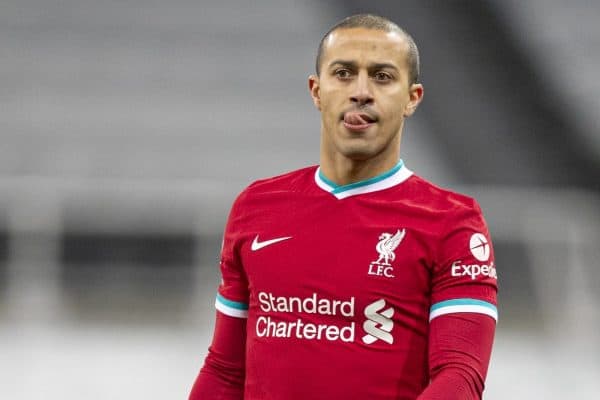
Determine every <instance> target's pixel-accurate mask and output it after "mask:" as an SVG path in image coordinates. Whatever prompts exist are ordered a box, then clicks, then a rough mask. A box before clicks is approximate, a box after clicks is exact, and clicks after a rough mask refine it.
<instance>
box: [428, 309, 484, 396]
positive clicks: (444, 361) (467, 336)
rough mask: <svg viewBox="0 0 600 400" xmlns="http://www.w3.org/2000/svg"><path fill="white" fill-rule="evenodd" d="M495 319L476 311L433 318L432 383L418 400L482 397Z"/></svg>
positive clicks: (431, 326)
mask: <svg viewBox="0 0 600 400" xmlns="http://www.w3.org/2000/svg"><path fill="white" fill-rule="evenodd" d="M495 328H496V321H495V320H494V319H493V318H491V317H490V316H487V315H483V314H477V313H460V314H447V315H443V316H440V317H437V318H434V319H433V320H432V321H431V325H430V336H429V370H430V376H431V383H430V384H429V386H428V387H427V388H426V389H425V391H424V392H423V393H422V394H421V395H420V396H419V397H418V398H417V400H480V399H481V395H482V392H483V388H484V382H485V377H486V375H487V370H488V364H489V361H490V355H491V351H492V343H493V340H494V331H495Z"/></svg>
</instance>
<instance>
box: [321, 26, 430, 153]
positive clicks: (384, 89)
mask: <svg viewBox="0 0 600 400" xmlns="http://www.w3.org/2000/svg"><path fill="white" fill-rule="evenodd" d="M407 51H408V44H407V42H406V40H405V39H404V36H402V35H400V34H398V33H395V32H392V33H387V32H383V31H379V30H372V29H364V28H351V29H338V30H336V31H334V32H333V33H332V34H330V35H329V37H328V38H327V39H326V42H325V43H324V54H323V56H322V59H321V72H320V76H319V77H317V76H314V75H313V76H311V77H310V78H309V88H310V92H311V96H312V98H313V101H314V103H315V106H316V107H317V108H318V109H319V110H320V111H321V123H322V126H321V130H322V132H321V134H322V137H321V152H322V154H323V152H324V153H325V155H326V156H328V157H333V158H335V157H337V156H339V155H341V156H343V157H346V158H349V159H352V160H368V159H372V158H374V157H378V156H383V157H384V158H385V159H387V158H395V159H396V160H397V158H398V156H399V153H398V152H399V145H400V136H401V131H402V126H403V122H404V118H406V117H408V116H409V115H411V114H412V113H413V112H414V110H415V109H416V107H417V105H418V103H419V101H420V100H421V97H422V94H423V88H422V86H421V85H410V84H409V71H408V64H407Z"/></svg>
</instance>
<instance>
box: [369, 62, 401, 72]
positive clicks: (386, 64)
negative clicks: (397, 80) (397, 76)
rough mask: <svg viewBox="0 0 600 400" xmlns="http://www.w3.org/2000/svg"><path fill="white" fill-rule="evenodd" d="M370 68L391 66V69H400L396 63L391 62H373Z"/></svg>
mask: <svg viewBox="0 0 600 400" xmlns="http://www.w3.org/2000/svg"><path fill="white" fill-rule="evenodd" d="M369 68H370V69H385V68H389V69H393V70H396V71H397V70H398V68H397V67H396V66H395V65H394V64H390V63H375V64H371V65H369Z"/></svg>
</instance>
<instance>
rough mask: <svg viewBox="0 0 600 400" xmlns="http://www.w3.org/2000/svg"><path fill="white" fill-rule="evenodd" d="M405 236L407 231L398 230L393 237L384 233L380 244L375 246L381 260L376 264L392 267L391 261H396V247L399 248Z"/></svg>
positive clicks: (380, 237) (380, 238)
mask: <svg viewBox="0 0 600 400" xmlns="http://www.w3.org/2000/svg"><path fill="white" fill-rule="evenodd" d="M405 234H406V229H402V230H400V229H398V231H397V232H396V233H395V234H394V235H393V236H392V234H391V233H382V234H381V235H380V236H379V243H377V246H375V248H376V249H377V252H378V253H379V258H378V259H377V261H375V263H374V264H381V265H390V261H394V259H395V258H396V254H394V250H396V247H398V245H399V244H400V242H401V241H402V239H404V235H405Z"/></svg>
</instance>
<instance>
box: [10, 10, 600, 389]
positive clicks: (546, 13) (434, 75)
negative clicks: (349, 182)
mask: <svg viewBox="0 0 600 400" xmlns="http://www.w3.org/2000/svg"><path fill="white" fill-rule="evenodd" d="M355 3H356V2H352V1H330V2H316V1H304V2H298V1H291V0H284V1H274V0H262V1H258V2H243V1H232V0H225V1H218V2H216V1H185V0H178V1H174V2H159V1H142V0H131V1H125V2H118V1H108V2H107V1H105V2H94V1H90V0H80V1H74V0H66V1H59V0H49V1H41V0H21V1H5V2H3V3H2V4H1V5H0V57H1V59H2V62H1V63H0V84H1V87H2V90H1V91H0V140H1V143H2V144H1V146H0V227H1V228H2V230H1V231H0V254H3V261H1V262H0V355H1V356H0V396H2V397H3V398H10V399H14V400H21V399H33V398H49V399H65V400H68V399H79V398H82V397H85V398H87V399H91V400H94V399H131V398H144V399H175V398H186V396H187V394H188V392H189V389H190V387H191V385H192V383H193V380H194V378H195V376H196V374H197V372H198V369H199V368H200V366H201V364H202V360H203V357H204V354H205V353H206V349H207V347H208V344H209V341H210V337H211V334H212V323H213V317H214V307H213V301H214V295H215V290H216V285H217V283H218V280H219V276H218V270H217V262H216V261H217V259H218V251H219V245H220V240H221V234H222V229H223V224H224V223H225V219H226V216H227V212H228V209H229V206H230V204H231V202H232V201H233V199H234V197H235V195H236V194H237V193H238V192H239V191H240V190H241V189H243V187H244V186H245V185H247V184H248V183H250V182H251V181H252V180H254V179H258V178H262V177H266V176H271V175H275V174H278V173H282V172H285V171H289V170H291V169H295V168H298V167H302V166H305V165H309V164H316V163H318V138H319V132H318V131H319V114H318V112H317V111H316V110H315V109H314V108H313V106H312V103H311V101H310V98H309V95H308V92H307V77H308V75H309V74H311V73H312V72H313V68H314V57H315V53H316V47H317V44H318V41H319V40H320V38H321V36H322V35H323V33H324V32H325V31H326V30H327V29H328V28H329V27H330V26H331V25H332V24H333V23H335V22H336V21H337V20H338V19H339V18H341V17H343V16H345V15H348V14H349V13H351V12H355V11H357V7H358V6H357V5H356V4H355ZM390 3H391V2H390ZM382 4H383V3H382ZM394 4H396V5H395V6H390V7H387V6H385V5H380V6H379V8H377V7H374V8H373V11H379V12H383V11H386V10H387V9H389V10H390V11H389V12H390V13H394V14H393V15H389V16H390V17H391V18H392V19H395V18H396V17H397V20H398V22H400V23H401V24H403V25H404V24H408V25H410V26H407V28H409V30H410V31H411V33H413V34H414V36H415V39H416V40H417V43H418V44H419V45H420V46H421V52H422V60H423V70H424V74H423V82H424V85H425V88H426V95H425V102H424V104H423V106H422V107H421V109H420V110H419V111H418V112H417V115H416V116H415V117H414V118H412V119H410V120H409V121H408V123H407V125H406V128H405V133H404V139H403V145H402V155H403V158H404V160H405V162H406V163H407V165H408V166H409V167H410V168H411V169H412V170H414V171H416V172H417V173H418V174H419V175H421V176H424V177H425V178H428V179H431V180H433V181H434V182H436V183H438V184H440V185H442V186H446V187H450V188H453V189H455V190H458V191H462V192H464V193H467V194H470V195H473V196H475V197H477V199H478V200H479V201H480V203H481V205H482V208H483V209H484V212H485V214H486V217H487V219H488V223H489V225H490V230H491V233H492V236H493V238H494V241H495V244H496V253H497V261H498V271H499V274H500V281H499V282H500V322H499V325H498V330H497V336H496V344H495V347H494V352H493V357H492V362H491V365H490V372H489V376H488V381H487V389H486V392H485V396H486V397H485V398H486V399H488V400H500V399H508V398H510V399H520V398H523V399H534V398H540V399H563V398H593V397H594V395H596V394H597V393H598V392H599V391H600V387H599V386H598V381H599V379H600V363H599V361H600V360H599V356H598V354H600V341H599V336H598V329H599V328H600V317H599V313H598V310H597V306H598V304H599V300H600V298H599V294H598V293H599V289H600V279H599V278H598V274H597V271H596V270H597V267H598V261H597V260H598V259H599V256H600V252H599V250H598V248H599V247H598V244H599V243H600V223H599V220H600V212H599V204H600V201H599V196H598V193H599V182H598V180H597V178H598V176H599V173H598V170H597V169H596V168H597V167H598V160H599V159H600V145H599V143H600V135H599V132H598V128H597V127H598V126H600V123H599V121H597V119H598V112H597V111H598V106H599V103H600V96H598V92H599V91H598V90H595V88H597V86H598V80H597V79H596V76H595V74H596V72H595V71H596V70H597V69H598V66H599V65H600V63H599V62H598V57H600V56H599V55H598V54H600V52H599V51H598V37H599V33H600V32H599V28H598V26H597V24H596V21H595V18H596V16H597V15H599V12H600V7H599V6H598V5H596V4H595V3H592V2H585V1H575V2H569V5H568V6H567V5H563V4H562V2H558V1H551V2H546V1H544V2H542V1H541V0H530V1H526V2H518V1H508V2H507V1H503V2H500V1H498V2H496V1H484V2H472V3H471V4H470V5H469V2H463V1H457V2H452V6H448V3H445V2H433V1H429V2H416V1H407V2H402V4H399V3H396V2H394ZM398 4H399V5H398ZM444 4H445V5H444ZM386 7H387V8H386ZM460 7H463V8H465V7H466V9H467V11H468V12H465V13H463V12H462V11H461V10H462V9H461V8H460ZM358 8H360V7H358ZM469 10H471V11H469ZM484 17H485V18H490V19H491V20H493V21H496V22H498V24H499V26H502V27H503V29H504V30H503V31H501V32H498V33H497V36H494V35H491V36H489V35H488V36H486V35H485V34H483V33H482V34H481V35H478V34H477V33H478V31H477V29H476V28H477V23H478V22H477V21H481V20H483V18H484ZM463 19H464V20H465V21H468V22H470V23H471V25H464V24H460V23H459V22H460V21H463ZM405 21H406V22H405ZM465 26H471V27H475V28H473V29H474V31H472V32H471V31H468V30H467V28H466V27H465ZM410 28H413V29H410ZM500 39H502V40H503V41H505V44H507V45H506V46H508V47H502V46H501V45H500V44H499V43H500V42H499V40H500ZM447 43H449V44H450V45H451V47H450V48H449V47H448V45H447ZM502 43H504V42H502ZM507 48H508V49H510V51H511V53H510V55H511V56H510V57H512V58H509V54H508V53H505V52H506V51H507V50H506V49H507ZM486 49H487V51H489V52H490V53H489V54H495V55H496V56H497V57H499V59H501V60H502V59H504V60H520V62H522V63H523V65H527V68H528V69H527V71H523V70H521V69H520V68H517V69H516V64H514V63H512V62H508V61H507V62H506V63H502V62H497V61H496V59H495V58H494V59H491V58H489V56H485V55H483V51H484V50H486ZM504 57H505V58H504ZM519 65H520V64H519ZM515 69H516V70H515ZM505 74H508V77H507V75H505ZM511 74H512V76H511ZM521 81H522V82H525V83H527V82H537V83H536V84H537V85H539V86H535V87H539V88H542V89H543V91H540V92H537V91H533V93H532V91H531V90H529V89H530V87H528V88H527V89H528V91H529V93H524V92H525V89H523V86H522V85H521V84H517V83H519V82H521ZM511 82H512V83H515V85H514V86H512V85H511ZM525 95H528V96H531V97H530V98H532V99H534V100H536V101H537V102H538V103H535V104H538V105H537V106H535V107H534V106H531V107H528V106H529V105H530V104H531V101H530V100H529V98H527V100H522V101H524V102H525V103H526V104H522V103H520V102H519V99H522V98H523V96H525ZM548 121H550V122H551V124H550V122H548ZM555 121H559V123H560V126H559V125H558V122H555ZM544 124H546V125H544ZM548 124H550V125H548ZM548 126H550V128H552V127H555V128H556V129H547V128H548ZM530 127H531V129H529V128H530ZM538 127H545V128H544V129H541V128H538ZM545 129H546V130H545ZM530 130H531V131H535V132H536V134H538V136H536V137H533V138H532V137H529V133H530ZM540 137H541V138H542V140H540V139H539V138H540ZM560 140H565V142H566V143H568V144H569V146H570V145H571V144H572V145H573V146H574V147H568V146H561V145H557V144H556V143H561V142H560Z"/></svg>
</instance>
